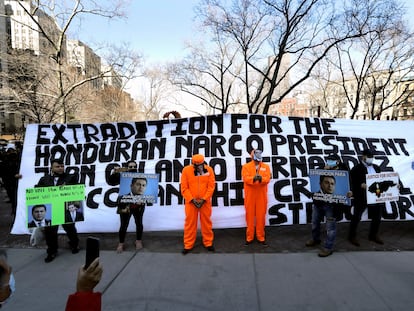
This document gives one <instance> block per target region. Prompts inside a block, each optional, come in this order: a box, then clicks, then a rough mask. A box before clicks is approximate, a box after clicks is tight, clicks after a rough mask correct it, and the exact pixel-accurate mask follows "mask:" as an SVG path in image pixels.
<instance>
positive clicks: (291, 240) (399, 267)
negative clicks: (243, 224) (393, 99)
mask: <svg viewBox="0 0 414 311" xmlns="http://www.w3.org/2000/svg"><path fill="white" fill-rule="evenodd" d="M9 213H10V209H9V204H4V202H3V195H0V247H1V248H6V249H7V251H8V255H9V261H10V264H11V265H12V266H13V271H14V274H15V277H16V293H15V295H14V297H13V299H12V300H11V301H10V302H9V303H8V304H7V305H6V306H4V310H14V311H19V310H26V309H30V310H31V311H37V310H39V311H40V310H42V311H43V310H45V309H47V310H53V311H55V310H64V306H65V303H66V299H67V296H68V294H70V293H72V292H74V290H75V282H76V275H77V270H78V268H79V267H80V266H81V265H83V263H84V259H85V250H84V249H82V250H81V251H80V253H78V254H75V255H73V254H72V253H71V252H70V250H69V249H68V247H67V245H66V244H67V239H66V236H65V235H60V236H59V245H60V249H59V256H58V257H57V258H56V259H55V260H54V261H53V262H52V263H50V264H46V263H44V261H43V259H44V257H45V249H43V248H32V247H30V246H29V244H28V241H29V236H27V235H24V236H19V235H10V234H9V228H10V221H11V217H10V215H9ZM348 225H349V224H347V223H341V224H339V226H338V240H337V243H336V251H335V253H334V254H333V255H332V256H330V257H328V258H319V257H318V256H317V252H318V249H317V248H316V249H312V248H307V247H305V246H304V244H305V241H306V240H307V239H309V237H310V225H294V226H280V227H268V228H267V229H266V231H267V241H268V243H269V244H270V247H268V248H263V247H261V246H260V245H259V244H256V243H253V244H252V245H250V246H249V247H244V246H243V242H244V239H243V237H244V229H243V228H240V229H221V230H215V246H216V252H215V253H208V252H207V251H206V250H205V249H204V248H203V247H202V246H201V244H200V239H198V241H197V245H196V247H195V249H194V251H193V252H192V253H190V254H188V255H186V256H183V255H181V253H180V251H181V248H182V232H181V231H176V232H175V231H174V232H144V249H143V250H141V251H140V252H135V251H133V250H132V245H133V234H132V233H129V234H128V235H127V243H128V245H127V246H129V248H127V251H125V252H124V253H122V254H117V253H116V252H115V251H114V250H115V248H116V245H117V234H116V233H104V234H94V235H96V236H98V237H99V238H100V239H101V256H100V258H101V262H102V264H103V267H104V274H103V279H102V281H101V282H100V284H99V285H98V287H97V290H99V291H101V292H103V299H102V302H103V307H102V310H121V311H122V310H128V311H133V310H173V311H175V310H177V311H187V310H195V311H196V310H237V311H239V310H241V311H244V310H249V311H252V310H258V311H262V310H292V311H293V310H295V311H296V310H329V311H331V310H347V311H348V310H376V311H382V310H384V311H385V310H404V311H406V310H412V309H413V308H414V295H413V293H414V268H413V262H414V222H412V221H410V222H383V224H381V230H380V231H381V236H382V238H383V239H384V241H385V245H382V246H381V245H377V244H374V243H371V242H369V241H368V240H367V235H368V227H369V224H368V223H361V225H360V228H359V236H360V241H361V247H355V246H353V245H351V244H350V243H348V241H347V240H346V234H347V229H348ZM87 236H88V234H81V235H80V238H81V247H84V243H85V240H86V237H87Z"/></svg>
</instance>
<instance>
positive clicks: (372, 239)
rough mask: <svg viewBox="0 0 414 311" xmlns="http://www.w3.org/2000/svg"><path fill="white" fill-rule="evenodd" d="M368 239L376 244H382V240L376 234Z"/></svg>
mask: <svg viewBox="0 0 414 311" xmlns="http://www.w3.org/2000/svg"><path fill="white" fill-rule="evenodd" d="M369 240H370V241H371V242H374V243H377V244H380V245H384V241H383V240H381V239H380V238H379V237H378V236H376V237H374V238H372V237H370V238H369Z"/></svg>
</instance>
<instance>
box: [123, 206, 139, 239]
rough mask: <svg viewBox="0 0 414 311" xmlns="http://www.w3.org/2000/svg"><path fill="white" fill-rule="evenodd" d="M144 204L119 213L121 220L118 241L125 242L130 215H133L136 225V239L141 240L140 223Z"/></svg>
mask: <svg viewBox="0 0 414 311" xmlns="http://www.w3.org/2000/svg"><path fill="white" fill-rule="evenodd" d="M144 210H145V206H140V207H136V208H131V209H130V213H123V214H122V213H121V214H119V217H120V220H121V226H120V227H119V243H124V242H125V236H126V232H127V229H128V225H129V220H130V219H131V215H132V216H134V219H135V226H136V239H137V240H142V231H143V230H144V226H143V225H142V216H143V215H144Z"/></svg>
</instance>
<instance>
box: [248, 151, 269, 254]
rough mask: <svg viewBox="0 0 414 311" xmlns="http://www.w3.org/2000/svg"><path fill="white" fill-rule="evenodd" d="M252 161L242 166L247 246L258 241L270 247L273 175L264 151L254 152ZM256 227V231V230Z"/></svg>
mask: <svg viewBox="0 0 414 311" xmlns="http://www.w3.org/2000/svg"><path fill="white" fill-rule="evenodd" d="M251 157H252V160H251V161H250V162H248V163H246V164H244V165H243V166H242V178H243V184H244V207H245V209H246V225H247V228H246V244H245V245H246V246H247V245H249V244H250V243H251V242H252V241H253V240H254V234H255V231H256V239H257V241H259V243H261V244H262V245H263V246H268V245H267V243H266V239H265V220H266V212H267V188H268V184H269V181H270V177H271V173H270V167H269V165H267V164H265V163H263V162H262V151H261V150H255V149H254V150H252V152H251ZM255 227H256V229H255Z"/></svg>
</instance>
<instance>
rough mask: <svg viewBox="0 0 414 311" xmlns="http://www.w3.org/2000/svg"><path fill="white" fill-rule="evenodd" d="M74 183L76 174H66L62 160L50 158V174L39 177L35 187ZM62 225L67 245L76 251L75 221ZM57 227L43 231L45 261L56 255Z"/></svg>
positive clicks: (76, 234) (77, 249)
mask: <svg viewBox="0 0 414 311" xmlns="http://www.w3.org/2000/svg"><path fill="white" fill-rule="evenodd" d="M76 184H78V176H77V175H75V174H66V173H65V166H64V164H63V161H62V160H58V159H53V160H51V168H50V174H46V175H45V176H43V177H41V178H40V179H39V182H38V183H37V184H36V186H35V187H53V186H63V185H76ZM62 227H63V229H64V230H65V231H66V234H67V236H68V238H69V245H70V248H71V250H72V253H73V254H76V253H78V252H79V238H78V232H77V230H76V227H75V223H68V224H63V225H62ZM58 229H59V226H58V225H55V226H48V227H45V231H44V232H45V239H46V244H47V257H46V258H45V262H51V261H53V260H54V259H55V258H56V256H57V250H58Z"/></svg>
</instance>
